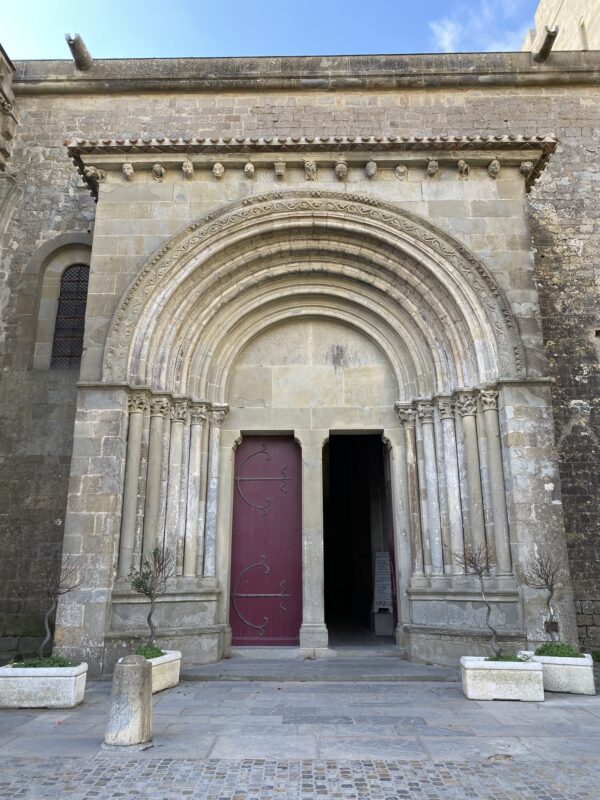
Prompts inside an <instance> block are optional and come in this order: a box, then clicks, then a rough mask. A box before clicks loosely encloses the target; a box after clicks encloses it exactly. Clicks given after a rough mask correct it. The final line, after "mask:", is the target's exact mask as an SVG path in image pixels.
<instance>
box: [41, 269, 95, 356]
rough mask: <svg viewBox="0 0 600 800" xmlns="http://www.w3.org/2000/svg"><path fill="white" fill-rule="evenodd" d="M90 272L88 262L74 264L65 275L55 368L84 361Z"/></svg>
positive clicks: (54, 345) (55, 340) (54, 349)
mask: <svg viewBox="0 0 600 800" xmlns="http://www.w3.org/2000/svg"><path fill="white" fill-rule="evenodd" d="M89 272H90V270H89V267H88V266H87V265H86V264H72V265H71V266H70V267H67V268H66V269H65V271H64V272H63V274H62V276H61V279H60V294H59V296H58V308H57V310H56V322H55V325H54V338H53V340H52V357H51V359H50V368H51V369H73V368H76V367H79V364H80V362H81V351H82V349H83V327H84V324H85V306H86V302H87V290H88V279H89Z"/></svg>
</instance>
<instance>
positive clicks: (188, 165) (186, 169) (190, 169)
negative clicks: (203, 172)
mask: <svg viewBox="0 0 600 800" xmlns="http://www.w3.org/2000/svg"><path fill="white" fill-rule="evenodd" d="M181 172H182V174H183V177H184V179H185V180H187V181H189V180H191V179H192V178H193V177H194V165H193V164H192V162H191V161H190V160H189V158H186V160H185V161H184V162H183V164H182V165H181Z"/></svg>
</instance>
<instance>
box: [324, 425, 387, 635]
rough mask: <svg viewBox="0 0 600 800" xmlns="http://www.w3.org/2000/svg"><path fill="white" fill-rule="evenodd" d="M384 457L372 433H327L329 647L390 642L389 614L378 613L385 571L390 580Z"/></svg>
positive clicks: (326, 514) (327, 597) (377, 440)
mask: <svg viewBox="0 0 600 800" xmlns="http://www.w3.org/2000/svg"><path fill="white" fill-rule="evenodd" d="M386 458H387V454H386V453H385V452H384V447H383V443H382V440H381V436H380V435H376V434H365V435H345V434H332V435H331V436H330V439H329V442H328V444H327V445H326V446H325V449H324V452H323V498H324V523H325V536H324V544H325V622H326V624H327V629H328V631H329V642H330V645H331V646H333V647H335V646H340V645H342V646H344V645H359V646H360V645H365V644H376V643H377V644H389V643H391V642H392V641H393V638H392V637H393V628H394V624H393V622H394V620H393V610H392V609H389V610H386V609H381V610H378V609H377V604H378V603H380V602H381V595H382V583H385V580H384V581H383V582H382V574H384V573H385V571H386V568H387V570H388V571H389V574H390V580H391V578H392V576H391V568H390V563H391V562H390V560H389V554H390V552H391V550H392V543H391V536H392V534H391V525H390V523H389V510H388V503H387V502H386V495H387V492H386V474H387V472H388V471H387V469H385V459H386ZM386 560H387V564H386ZM378 562H379V572H378V574H376V573H377V566H376V565H377V563H378ZM392 594H393V591H392ZM392 602H393V601H392Z"/></svg>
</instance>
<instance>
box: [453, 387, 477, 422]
mask: <svg viewBox="0 0 600 800" xmlns="http://www.w3.org/2000/svg"><path fill="white" fill-rule="evenodd" d="M456 409H457V411H458V413H459V414H460V415H461V417H473V416H475V414H477V397H476V396H475V394H473V392H460V394H458V395H457V397H456Z"/></svg>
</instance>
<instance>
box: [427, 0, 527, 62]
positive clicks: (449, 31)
mask: <svg viewBox="0 0 600 800" xmlns="http://www.w3.org/2000/svg"><path fill="white" fill-rule="evenodd" d="M527 12H528V5H527V2H526V0H504V2H503V3H497V2H495V1H494V0H477V1H476V2H471V3H469V5H465V4H459V5H458V6H456V7H455V8H454V10H453V11H452V13H451V14H448V15H446V16H444V17H442V18H440V19H437V20H432V21H431V22H429V23H428V25H429V29H430V30H431V33H432V43H433V45H434V46H435V48H436V49H437V50H441V51H442V52H445V53H452V52H458V51H461V50H462V51H464V50H472V51H479V52H482V51H501V50H520V49H521V44H522V42H523V39H524V38H525V35H526V33H527V29H528V27H529V26H528V25H527V24H525V23H526V22H527V21H529V20H528V13H527ZM524 14H527V19H526V20H523V15H524ZM531 22H533V20H531Z"/></svg>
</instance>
